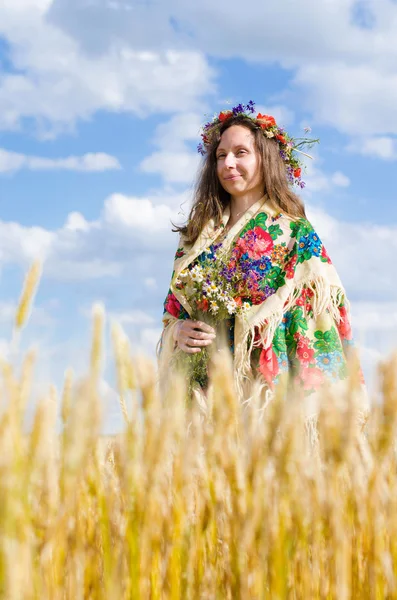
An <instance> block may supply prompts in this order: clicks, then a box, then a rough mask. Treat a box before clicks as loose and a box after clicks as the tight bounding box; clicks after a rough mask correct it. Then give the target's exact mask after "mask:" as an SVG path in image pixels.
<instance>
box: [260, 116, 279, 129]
mask: <svg viewBox="0 0 397 600" xmlns="http://www.w3.org/2000/svg"><path fill="white" fill-rule="evenodd" d="M256 120H257V121H259V125H260V126H261V128H262V129H269V128H270V127H274V125H275V124H276V120H275V118H274V117H272V116H270V115H261V113H258V114H257V117H256Z"/></svg>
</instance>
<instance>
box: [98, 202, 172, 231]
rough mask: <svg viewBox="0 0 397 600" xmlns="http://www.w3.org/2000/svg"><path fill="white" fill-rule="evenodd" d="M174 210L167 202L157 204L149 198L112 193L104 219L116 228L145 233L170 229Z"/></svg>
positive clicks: (106, 204)
mask: <svg viewBox="0 0 397 600" xmlns="http://www.w3.org/2000/svg"><path fill="white" fill-rule="evenodd" d="M172 218H175V214H174V211H173V210H172V209H171V208H170V207H169V206H167V205H166V204H158V205H155V204H153V202H152V201H151V200H149V199H147V198H135V197H128V196H124V195H123V194H112V195H111V196H109V198H107V199H106V200H105V206H104V212H103V219H104V221H105V222H106V223H107V224H109V225H111V226H113V227H116V228H128V229H136V230H140V231H142V232H143V233H144V234H145V235H147V234H150V233H153V232H157V231H162V230H165V229H168V228H169V226H170V219H172Z"/></svg>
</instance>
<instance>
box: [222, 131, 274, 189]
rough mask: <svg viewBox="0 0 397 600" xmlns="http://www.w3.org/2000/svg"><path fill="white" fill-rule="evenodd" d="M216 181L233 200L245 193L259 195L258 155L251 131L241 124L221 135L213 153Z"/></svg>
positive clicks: (259, 161)
mask: <svg viewBox="0 0 397 600" xmlns="http://www.w3.org/2000/svg"><path fill="white" fill-rule="evenodd" d="M216 169H217V174H218V177H219V181H220V183H221V185H222V187H223V188H224V190H226V191H227V192H229V193H230V194H231V196H232V197H238V196H243V195H246V194H247V192H250V194H251V193H258V195H260V196H261V195H262V194H263V191H264V182H263V173H262V168H261V159H260V155H259V152H258V151H257V149H256V147H255V142H254V136H253V134H252V132H251V131H250V130H249V129H247V128H246V127H243V126H241V125H232V126H231V127H229V128H228V129H226V131H225V132H224V133H223V134H222V136H221V140H220V142H219V146H218V148H217V151H216Z"/></svg>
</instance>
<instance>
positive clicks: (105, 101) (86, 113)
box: [0, 1, 215, 137]
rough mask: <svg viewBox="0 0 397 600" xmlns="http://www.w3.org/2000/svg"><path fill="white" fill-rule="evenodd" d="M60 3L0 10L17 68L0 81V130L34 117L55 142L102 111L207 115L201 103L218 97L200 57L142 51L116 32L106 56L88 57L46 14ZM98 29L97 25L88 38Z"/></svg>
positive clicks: (188, 53) (187, 53) (2, 27)
mask: <svg viewBox="0 0 397 600" xmlns="http://www.w3.org/2000/svg"><path fill="white" fill-rule="evenodd" d="M57 4H58V3H56V2H54V3H52V5H51V6H50V4H49V3H47V4H45V3H41V6H38V5H37V3H34V2H29V3H27V4H25V5H24V9H23V10H17V9H16V8H15V6H14V5H13V4H11V2H9V1H7V3H6V4H5V5H4V4H3V5H2V6H1V7H0V34H2V35H3V36H4V37H5V39H6V40H7V41H8V42H9V44H10V53H9V55H10V59H11V61H12V63H13V66H14V71H13V72H8V73H7V72H6V73H4V72H3V73H2V74H1V75H0V128H3V129H17V128H20V127H21V126H22V120H23V119H24V118H29V117H31V118H33V119H34V120H35V121H36V125H37V133H38V134H39V135H40V136H42V137H51V136H54V135H57V134H58V133H60V132H62V131H65V130H66V131H68V130H71V129H73V127H74V126H75V123H76V121H77V120H78V119H89V118H90V117H91V115H93V114H94V113H95V112H96V111H98V110H107V111H118V112H121V111H130V112H132V113H134V114H136V115H138V116H139V117H146V116H148V115H150V114H152V113H157V112H164V113H172V112H175V111H176V110H184V109H185V110H186V109H188V108H189V109H192V108H193V109H194V108H196V109H197V108H198V107H200V109H201V108H202V102H201V101H200V100H199V98H200V97H203V96H204V95H205V94H209V93H213V92H214V91H215V87H214V84H213V79H214V76H215V73H214V71H213V70H212V69H211V68H210V67H209V65H208V63H207V61H206V59H205V57H204V56H203V54H202V53H201V52H197V51H195V50H187V49H184V50H183V49H181V50H178V49H172V48H173V46H172V45H170V46H168V47H167V48H164V49H162V50H161V51H160V50H156V49H153V50H143V49H142V50H140V49H137V48H139V44H138V45H137V44H136V40H135V39H134V37H133V36H132V37H131V35H130V36H129V39H128V40H123V39H122V38H121V37H119V36H117V33H116V32H115V35H114V37H113V41H112V43H111V45H110V47H109V48H108V49H107V50H106V51H105V52H101V53H100V55H92V53H91V54H90V53H88V52H85V51H84V50H83V49H82V44H81V43H80V42H79V41H77V40H76V39H73V37H71V36H70V35H69V34H68V33H65V32H63V31H61V29H60V27H59V26H58V25H55V24H54V19H53V20H52V22H51V19H50V18H49V17H50V13H49V12H48V10H49V9H51V14H53V11H54V10H55V9H56V7H57ZM87 7H88V8H89V3H87V5H86V6H81V4H79V11H81V13H82V14H83V13H84V14H86V13H85V11H86V9H87ZM70 8H72V7H68V8H67V11H66V12H67V13H69V14H71V11H70ZM47 9H48V10H47ZM98 10H99V7H98ZM46 11H47V12H46ZM99 12H100V11H99ZM106 15H109V13H108V11H107V12H106ZM65 20H67V18H65ZM107 24H108V23H107V20H106V16H105V21H104V23H103V25H104V26H105V27H106V26H107ZM147 27H151V29H152V22H150V21H147V23H146V24H145V27H144V31H145V32H146V31H147ZM93 29H94V28H92V24H91V25H90V27H89V28H88V30H86V33H88V31H92V30H93ZM130 34H131V32H130ZM145 35H146V34H145ZM112 36H113V34H112ZM151 36H153V31H152V33H151ZM131 39H132V40H134V41H133V43H131Z"/></svg>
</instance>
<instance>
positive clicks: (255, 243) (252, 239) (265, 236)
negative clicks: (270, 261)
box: [236, 227, 274, 260]
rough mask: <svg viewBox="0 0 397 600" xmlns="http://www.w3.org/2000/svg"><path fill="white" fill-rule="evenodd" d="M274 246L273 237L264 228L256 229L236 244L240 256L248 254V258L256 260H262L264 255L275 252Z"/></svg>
mask: <svg viewBox="0 0 397 600" xmlns="http://www.w3.org/2000/svg"><path fill="white" fill-rule="evenodd" d="M253 233H254V235H253ZM273 246H274V242H273V239H272V237H271V235H270V234H269V233H268V232H267V231H265V230H264V229H262V227H254V229H251V230H250V231H248V232H247V233H246V235H244V236H243V237H242V238H239V239H238V240H237V243H236V247H237V248H238V251H239V255H240V256H242V255H243V254H245V253H246V252H247V253H248V256H249V257H250V258H252V259H254V260H257V259H259V258H261V256H263V255H264V254H269V253H270V252H271V251H272V250H273Z"/></svg>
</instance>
